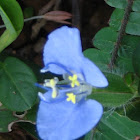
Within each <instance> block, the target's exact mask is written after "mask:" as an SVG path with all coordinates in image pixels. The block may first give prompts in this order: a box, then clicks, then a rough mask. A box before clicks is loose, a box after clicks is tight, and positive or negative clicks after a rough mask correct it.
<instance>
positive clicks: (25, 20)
mask: <svg viewBox="0 0 140 140" xmlns="http://www.w3.org/2000/svg"><path fill="white" fill-rule="evenodd" d="M43 17H44V16H42V15H41V16H34V17H30V18H26V19H24V22H27V21H30V20H34V19H40V18H43ZM5 27H6V26H5V25H0V28H5Z"/></svg>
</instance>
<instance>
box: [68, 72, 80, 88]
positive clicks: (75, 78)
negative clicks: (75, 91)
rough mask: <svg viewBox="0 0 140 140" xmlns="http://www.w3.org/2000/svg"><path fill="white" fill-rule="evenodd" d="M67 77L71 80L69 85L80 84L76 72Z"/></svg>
mask: <svg viewBox="0 0 140 140" xmlns="http://www.w3.org/2000/svg"><path fill="white" fill-rule="evenodd" d="M68 78H69V80H70V81H71V87H74V86H75V85H77V86H79V85H80V83H79V81H78V80H77V75H76V74H74V75H73V76H69V77H68Z"/></svg>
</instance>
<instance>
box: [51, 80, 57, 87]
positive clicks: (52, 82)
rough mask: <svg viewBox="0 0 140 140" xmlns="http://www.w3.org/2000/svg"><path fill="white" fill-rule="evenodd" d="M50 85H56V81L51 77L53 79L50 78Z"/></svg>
mask: <svg viewBox="0 0 140 140" xmlns="http://www.w3.org/2000/svg"><path fill="white" fill-rule="evenodd" d="M50 85H51V86H52V87H54V86H55V85H56V82H55V80H54V79H51V80H50Z"/></svg>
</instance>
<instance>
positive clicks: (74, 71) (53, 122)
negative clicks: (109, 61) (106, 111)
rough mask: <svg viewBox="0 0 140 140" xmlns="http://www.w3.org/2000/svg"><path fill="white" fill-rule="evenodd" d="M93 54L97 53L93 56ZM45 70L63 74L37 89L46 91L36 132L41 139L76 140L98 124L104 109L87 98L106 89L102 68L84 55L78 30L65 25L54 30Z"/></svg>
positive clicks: (41, 97) (47, 47)
mask: <svg viewBox="0 0 140 140" xmlns="http://www.w3.org/2000/svg"><path fill="white" fill-rule="evenodd" d="M93 55H94V54H93ZM43 61H44V68H43V69H42V70H41V72H47V71H50V72H52V73H55V74H60V75H63V78H64V80H62V81H59V80H58V78H56V77H55V78H54V79H46V80H45V81H44V84H43V85H39V84H37V86H39V87H41V88H43V89H45V90H46V92H45V94H42V93H39V97H40V99H41V101H40V105H39V110H38V114H37V130H38V133H39V136H40V137H41V139H42V140H74V139H77V138H79V137H81V136H83V135H84V134H86V133H87V132H89V131H90V130H91V129H92V128H94V127H95V126H96V124H97V123H98V122H99V120H100V118H101V116H102V113H103V108H102V105H101V104H100V103H98V102H97V101H95V100H91V99H88V100H87V99H86V97H87V95H89V94H91V92H92V87H99V88H101V87H106V86H107V85H108V81H107V79H106V78H105V76H104V75H103V74H102V72H101V71H100V70H99V68H98V67H97V66H96V65H95V64H94V63H92V62H91V61H90V60H89V59H87V58H85V57H84V55H83V53H82V48H81V40H80V33H79V30H78V29H76V28H69V27H67V26H63V27H61V28H59V29H57V30H55V31H53V32H52V33H51V34H50V35H49V37H48V41H47V43H46V45H45V47H44V53H43Z"/></svg>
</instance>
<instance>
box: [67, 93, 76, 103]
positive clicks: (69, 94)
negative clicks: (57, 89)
mask: <svg viewBox="0 0 140 140" xmlns="http://www.w3.org/2000/svg"><path fill="white" fill-rule="evenodd" d="M67 96H68V98H67V101H71V102H72V103H74V104H75V103H76V95H74V94H73V93H67Z"/></svg>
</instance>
